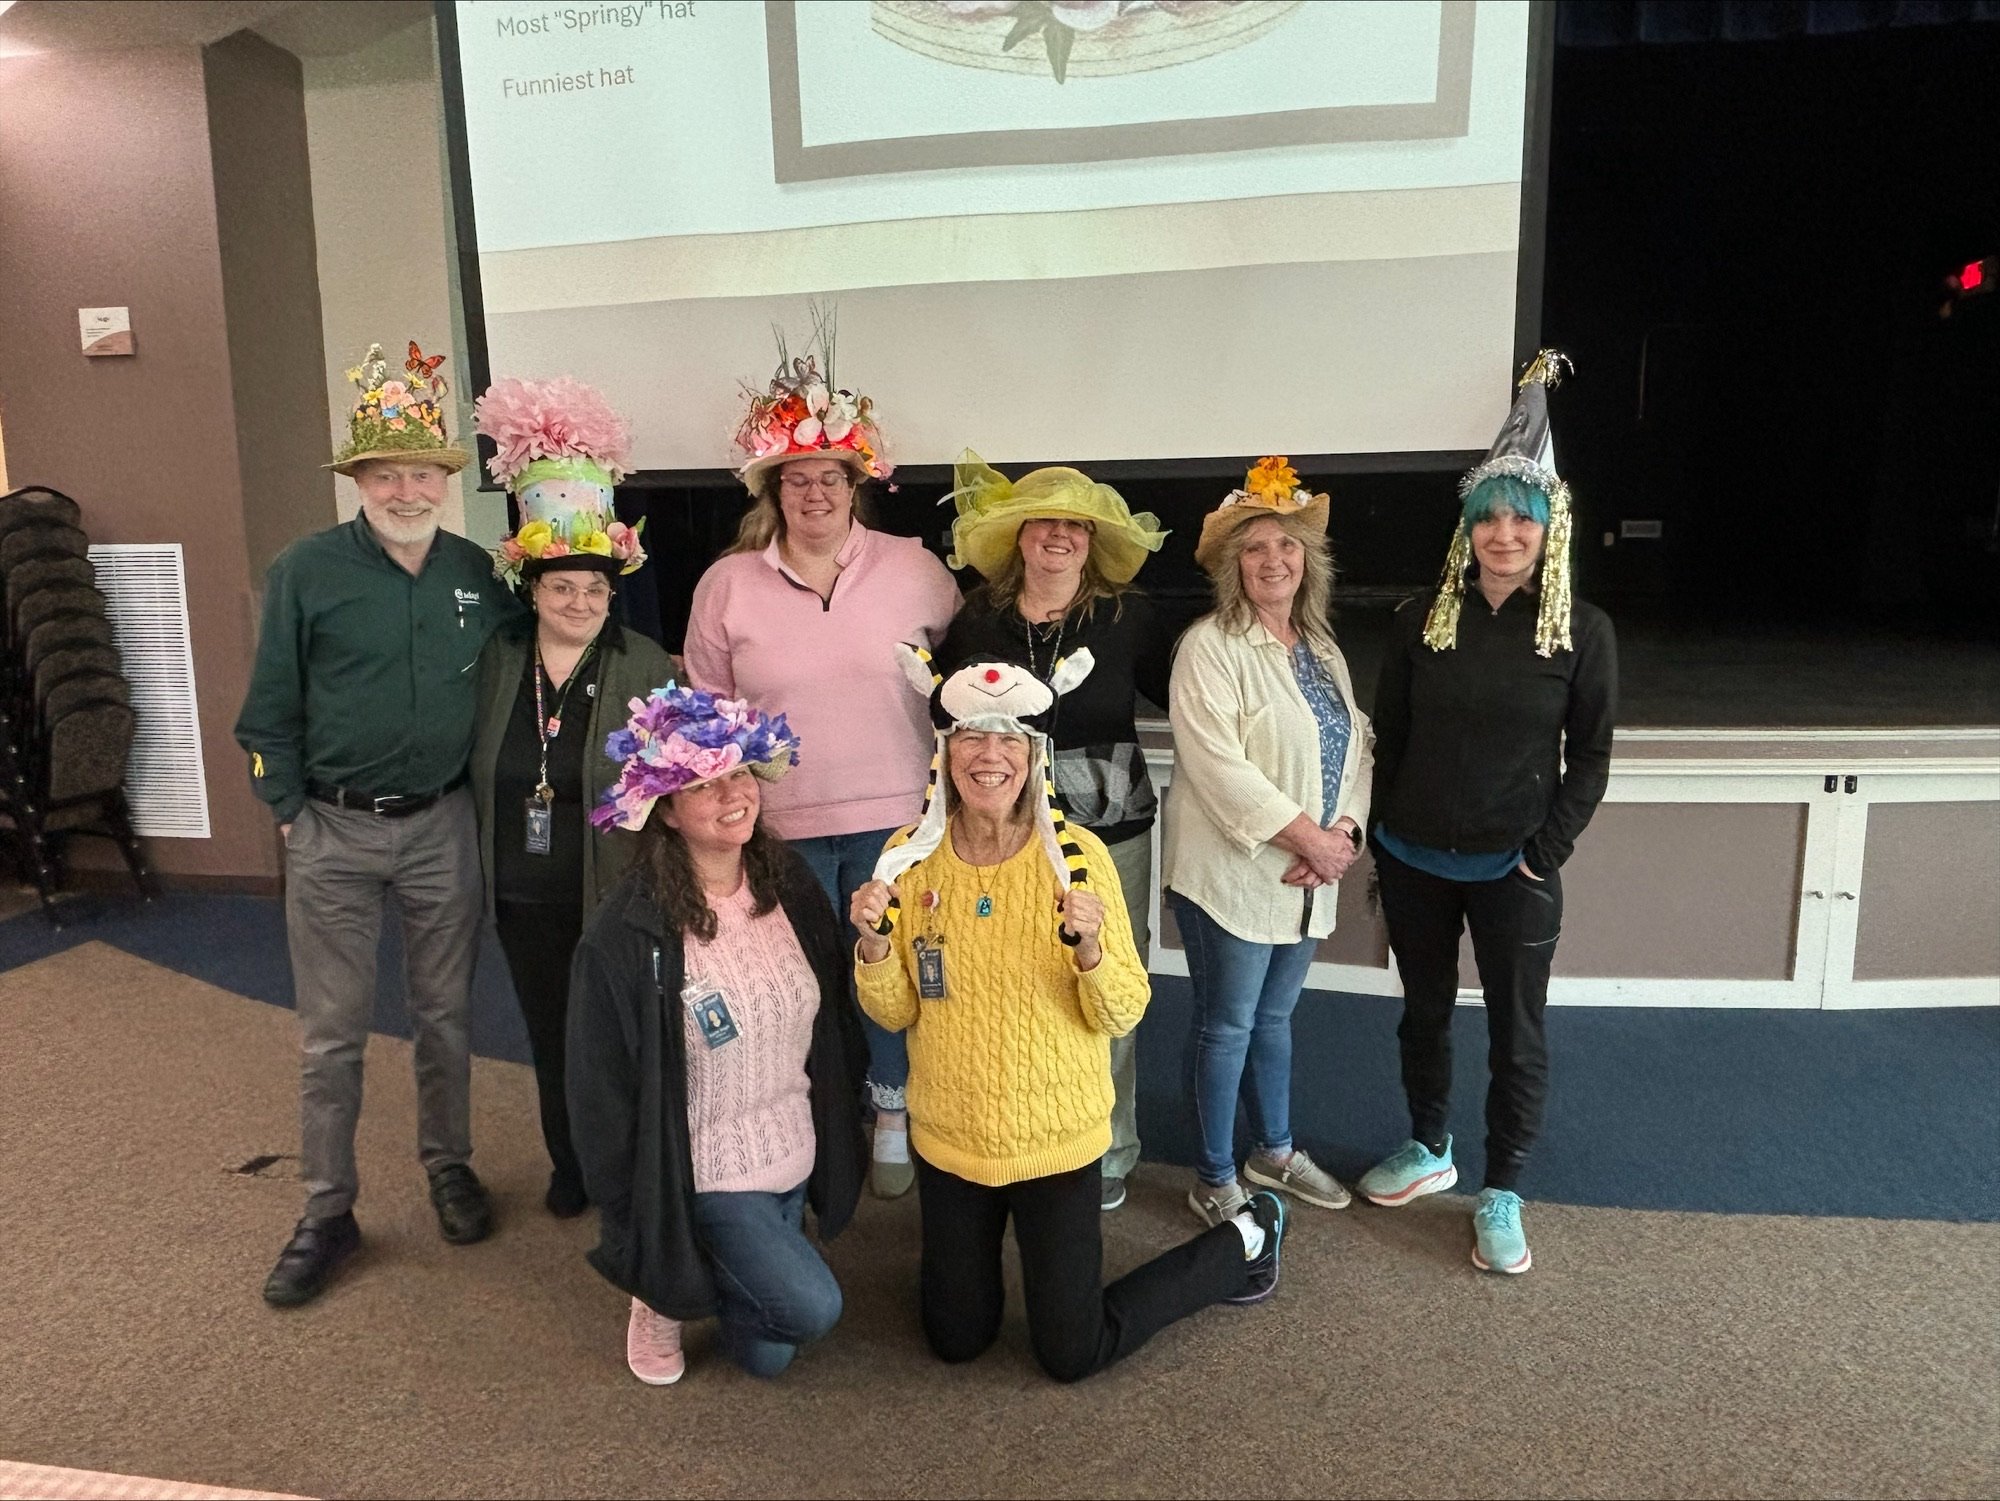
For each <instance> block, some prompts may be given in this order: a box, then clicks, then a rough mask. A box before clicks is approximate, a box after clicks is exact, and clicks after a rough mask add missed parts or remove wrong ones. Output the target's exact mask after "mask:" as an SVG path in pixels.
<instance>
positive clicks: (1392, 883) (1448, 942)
mask: <svg viewBox="0 0 2000 1501" xmlns="http://www.w3.org/2000/svg"><path fill="white" fill-rule="evenodd" d="M1375 869H1376V870H1377V871H1378V872H1379V873H1380V877H1381V892H1382V916H1383V918H1384V919H1385V920H1386V921H1387V922H1388V925H1389V947H1390V948H1391V949H1392V950H1393V951H1394V952H1395V955H1396V967H1397V968H1398V969H1399V970H1400V971H1401V972H1402V976H1403V1024H1402V1025H1401V1026H1400V1027H1399V1028H1397V1030H1396V1036H1397V1038H1398V1039H1399V1040H1400V1041H1401V1043H1402V1051H1403V1092H1404V1094H1405V1095H1406V1096H1408V1098H1409V1102H1410V1134H1411V1135H1413V1136H1414V1137H1416V1139H1417V1140H1418V1141H1421V1142H1426V1143H1433V1144H1434V1143H1436V1142H1438V1141H1439V1140H1441V1139H1442V1138H1443V1136H1444V1133H1445V1123H1446V1120H1447V1118H1448V1117H1449V1115H1450V1110H1451V1017H1452V1008H1453V1007H1454V1006H1455V1005H1456V1004H1457V1000H1458V937H1459V933H1460V932H1461V931H1462V930H1464V929H1466V928H1470V929H1471V931H1472V954H1473V958H1474V959H1475V960H1476V961H1477V963H1478V965H1479V983H1480V985H1481V987H1482V988H1483V989H1484V991H1485V993H1486V1036H1487V1048H1486V1066H1487V1069H1488V1071H1489V1074H1490V1076H1491V1077H1490V1080H1489V1082H1488V1084H1487V1086H1486V1183H1487V1186H1488V1187H1491V1188H1513V1187H1514V1186H1515V1184H1516V1181H1517V1180H1518V1178H1519V1177H1520V1174H1521V1170H1522V1168H1523V1167H1524V1166H1525V1165H1526V1163H1527V1160H1528V1149H1529V1148H1530V1147H1532V1146H1533V1145H1534V1144H1535V1138H1536V1137H1537V1136H1538V1135H1539V1134H1540V1133H1541V1129H1542V1107H1543V1106H1544V1105H1545V1104H1546V1103H1547V1101H1548V1094H1549V1048H1548V1040H1547V1038H1546V1037H1545V1036H1544V1035H1543V1031H1542V1013H1543V1012H1544V1011H1545V1010H1546V1009H1547V1008H1548V1004H1549V965H1550V963H1551V962H1552V961H1553V960H1554V958H1555V953H1556V939H1557V938H1559V937H1560V936H1561V935H1562V906H1563V898H1562V876H1561V874H1560V873H1559V872H1556V871H1551V872H1549V877H1548V879H1547V880H1546V881H1540V882H1538V881H1533V880H1530V879H1529V878H1528V877H1527V876H1524V875H1522V874H1521V873H1520V872H1519V871H1516V872H1514V873H1513V874H1511V875H1508V876H1505V877H1503V878H1501V879H1500V880H1498V881H1447V880H1445V879H1444V878H1442V877H1441V876H1434V875H1431V874H1429V873H1428V872H1426V871H1421V870H1417V869H1415V868H1414V867H1413V866H1409V865H1405V864H1404V863H1403V862H1402V861H1400V860H1398V859H1397V858H1396V857H1395V856H1394V855H1391V854H1389V853H1388V852H1387V851H1386V850H1384V849H1382V848H1381V847H1380V846H1379V845H1377V846H1375Z"/></svg>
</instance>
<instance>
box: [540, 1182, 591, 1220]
mask: <svg viewBox="0 0 2000 1501" xmlns="http://www.w3.org/2000/svg"><path fill="white" fill-rule="evenodd" d="M542 1203H543V1204H545V1205H547V1206H548V1211H549V1213H550V1214H552V1215H554V1216H555V1217H556V1218H557V1219H559V1220H573V1219H575V1218H576V1217H577V1216H578V1215H579V1214H582V1213H583V1212H584V1210H586V1209H588V1208H589V1207H590V1195H589V1194H587V1193H585V1192H584V1188H583V1185H582V1184H581V1183H579V1182H577V1181H576V1179H574V1178H570V1177H565V1176H564V1175H563V1174H561V1173H552V1174H551V1175H550V1176H549V1191H548V1192H547V1193H546V1194H544V1195H542Z"/></svg>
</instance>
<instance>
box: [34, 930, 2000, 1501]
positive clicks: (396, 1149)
mask: <svg viewBox="0 0 2000 1501" xmlns="http://www.w3.org/2000/svg"><path fill="white" fill-rule="evenodd" d="M408 1060H409V1050H408V1047H407V1045H406V1044H403V1043H399V1042H396V1041H393V1040H388V1039H381V1038H378V1039H376V1041H375V1042H374V1043H373V1045H372V1047H371V1052H370V1066H371V1072H370V1074H369V1100H368V1107H367V1110H366V1113H365V1116H364V1122H363V1129H362V1134H361V1144H360V1150H361V1159H362V1164H363V1173H364V1178H365V1180H366V1189H365V1192H364V1196H363V1199H362V1202H361V1204H360V1206H359V1209H358V1213H359V1215H360V1217H361V1221H362V1226H363V1230H364V1234H365V1235H366V1237H367V1245H366V1247H365V1249H364V1252H363V1254H362V1256H361V1257H360V1258H358V1259H357V1261H356V1262H355V1263H354V1264H353V1266H352V1267H351V1268H350V1269H349V1271H348V1273H347V1274H346V1275H345V1276H344V1277H343V1279H342V1281H341V1282H340V1283H339V1284H338V1285H337V1286H336V1288H335V1289H334V1290H333V1291H332V1292H331V1293H329V1295H328V1296H327V1297H325V1298H324V1299H323V1300H321V1301H320V1302H319V1303H318V1304H316V1305H313V1306H311V1307H309V1308H307V1309H304V1310H300V1311H297V1312H294V1313H290V1314H281V1313H277V1312H274V1311H272V1310H270V1309H268V1308H266V1307H265V1306H264V1305H263V1303H262V1302H261V1301H260V1300H259V1298H258V1296H257V1289H258V1287H259V1285H260V1283H261V1281H262V1278H263V1276H264V1273H265V1271H266V1270H267V1269H268V1266H269V1263H270V1260H271V1258H272V1257H273V1256H274V1255H275V1253H276V1251H277V1249H278V1247H279V1245H280V1244H281V1243H282V1242H283V1240H284V1237H285V1235H286V1233H287V1232H288V1230H289V1228H290V1224H291V1221H292V1219H293V1218H294V1217H295V1216H296V1214H297V1212H298V1203H299V1191H298V1186H297V1184H296V1183H295V1182H292V1181H288V1177H287V1174H286V1169H287V1168H289V1167H290V1164H289V1163H280V1164H279V1165H278V1166H277V1167H276V1168H274V1169H272V1170H270V1171H269V1172H267V1173H266V1174H265V1175H263V1176H244V1175H241V1174H238V1173H234V1172H231V1171H229V1169H230V1168H232V1167H235V1166H237V1165H240V1164H241V1163H243V1162H244V1161H246V1160H247V1159H250V1158H253V1157H256V1156H259V1155H262V1154H269V1153H281V1152H290V1151H293V1150H295V1143H296V1132H297V1127H296V1094H295V1088H296V1084H295V1081H296V1053H295V1035H294V1021H293V1018H292V1016H291V1015H290V1014H289V1013H287V1012H283V1011H279V1010H275V1009H273V1008H271V1007H268V1006H264V1005H261V1004H258V1003H256V1002H252V1001H249V1000H245V999H243V998H241V997H238V996H234V995H231V994H229V993H228V992H226V991H221V990H217V989H215V988H213V987H211V986H207V985H204V984H202V983H201V982H199V981H195V980H191V979H188V978H186V977H184V976H181V975H178V974H175V973H173V972H171V971H168V970H164V969H161V968H158V967H156V966H153V965H151V964H148V963H146V962H145V961H143V960H139V959H136V958H133V957H132V956H130V955H127V954H124V953H122V952H120V951H118V950H116V949H112V948H108V947H106V946H103V945H100V944H90V945H85V946H83V947H81V948H78V949H75V950H72V951H70V952H68V953H65V954H61V955H58V956H56V957H54V958H51V959H47V960H44V961H41V962H39V963H36V964H33V965H29V966H26V967H24V968H21V969H18V970H15V971H12V972H10V973H7V974H5V975H0V1142H4V1144H5V1150H4V1154H0V1195H4V1199H0V1202H4V1203H5V1204H6V1205H7V1214H6V1217H5V1220H4V1222H0V1331H4V1334H0V1341H4V1351H5V1355H4V1362H0V1364H4V1369H5V1372H6V1376H5V1380H4V1385H0V1457H5V1458H10V1459H16V1460H25V1461H32V1462H37V1463H42V1464H53V1465H71V1466H77V1467H80V1468H86V1469H94V1470H109V1471H122V1472H128V1473H138V1474H146V1475H154V1476H162V1477H167V1478H170V1479H175V1480H187V1481H203V1482H207V1483H211V1484H218V1485H234V1486H242V1487H249V1488H262V1489H271V1490H280V1491H291V1492H295V1493H301V1494H306V1495H318V1496H332V1495H353V1496H391V1495H451V1496H473V1495H522V1496H526V1495H551V1496H553V1495H660V1496H683V1495H710V1494H716V1495H787V1496H796V1495H815V1496H816V1495H892V1496H924V1495H952V1496H957V1495H992V1496H1017V1495H1018V1496H1052V1495H1065V1496H1068V1495H1166V1494H1171V1495H1203V1496H1211V1495H1212V1496H1237V1495H1257V1496H1316V1495H1383V1496H1405V1495H1411V1496H1414V1495H1469V1496H1479V1495H1502V1494H1504V1495H1535V1496H1539V1495H1589V1496H1597V1495H1605V1496H1614V1495H1658V1496H1708V1495H1718V1496H1723V1495H1726V1496H1763V1495H1896V1496H1943V1495H1952V1496H1960V1495H1963V1496H1973V1495H1992V1494H1994V1493H1996V1492H2000V1338H1996V1331H2000V1226H1991V1225H1955V1224H1941V1223H1928V1222H1927V1223H1909V1222H1898V1221H1882V1220H1832V1219H1811V1220H1808V1219H1783V1218H1766V1217H1757V1216H1734V1217H1720V1216H1708V1215H1691V1214H1652V1213H1635V1212H1627V1211H1618V1210H1606V1209H1577V1208H1565V1207H1560V1206H1537V1205H1531V1206H1530V1210H1529V1219H1528V1224H1529V1228H1530V1230H1531V1232H1532V1235H1533V1240H1534V1246H1535V1254H1536V1266H1535V1270H1534V1271H1533V1272H1532V1273H1530V1274H1528V1275H1527V1276H1524V1277H1519V1278H1511V1279H1502V1278H1498V1277H1492V1276H1482V1275H1481V1274H1479V1273H1477V1272H1475V1271H1474V1270H1473V1269H1472V1267H1471V1266H1470V1264H1469V1262H1468V1261H1467V1249H1468V1245H1469V1233H1470V1232H1469V1229H1468V1220H1467V1201H1466V1200H1465V1199H1463V1198H1458V1197H1451V1198H1446V1199H1433V1200H1427V1201H1424V1202H1422V1203H1420V1204H1418V1205H1416V1206H1414V1207H1412V1208H1410V1209H1406V1210H1402V1211H1397V1212H1393V1213H1392V1212H1386V1211H1380V1210H1373V1209H1370V1208H1368V1207H1366V1206H1357V1207H1356V1208H1354V1209H1351V1210H1349V1211H1346V1212H1345V1213H1342V1214H1319V1213H1315V1212H1313V1211H1310V1210H1306V1211H1302V1212H1301V1213H1300V1215H1299V1217H1298V1218H1297V1220H1296V1222H1295V1233H1294V1235H1293V1237H1292V1239H1291V1241H1290V1243H1289V1245H1288V1256H1287V1264H1286V1272H1285V1278H1284V1284H1283V1287H1282V1289H1281V1291H1280V1293H1279V1295H1278V1297H1277V1298H1276V1299H1274V1300H1273V1301H1272V1302H1271V1303H1269V1304H1267V1305H1264V1306H1263V1307H1261V1308H1256V1309H1246V1310H1236V1309H1216V1310H1211V1311H1209V1312H1208V1313H1205V1314H1203V1315H1200V1316H1198V1317H1197V1318H1195V1319H1193V1320H1191V1321H1189V1322H1188V1323H1186V1324H1184V1325H1181V1326H1179V1327H1178V1328H1176V1329H1173V1330H1170V1331H1168V1332H1167V1333H1166V1334H1164V1335H1162V1336H1161V1337H1160V1338H1159V1339H1158V1340H1156V1341H1155V1342H1154V1343H1153V1344H1152V1345H1150V1346H1148V1347H1147V1348H1146V1349H1145V1350H1144V1351H1142V1352H1140V1354H1139V1355H1138V1356H1137V1357H1135V1358H1134V1359H1133V1360H1131V1361H1130V1362H1128V1363H1127V1364H1125V1365H1123V1366H1121V1367H1118V1368H1116V1369H1114V1370H1113V1371H1111V1372H1109V1373H1106V1374H1105V1375H1103V1376H1100V1377H1097V1378H1095V1379H1093V1380H1091V1381H1089V1382H1086V1383H1084V1384H1083V1385H1081V1386H1077V1387H1070V1388H1063V1387H1057V1386H1054V1385H1052V1384H1050V1383H1048V1382H1047V1381H1045V1380H1044V1379H1043V1378H1042V1377H1041V1376H1040V1375H1039V1374H1038V1373H1037V1372H1036V1371H1035V1369H1034V1367H1033V1365H1032V1363H1031V1361H1030V1359H1029V1356H1028V1353H1027V1348H1026V1338H1025V1331H1024V1328H1023V1326H1022V1325H1021V1323H1020V1322H1019V1310H1018V1303H1017V1305H1016V1307H1015V1308H1014V1310H1013V1313H1014V1318H1013V1319H1012V1320H1011V1321H1010V1323H1009V1326H1008V1328H1007V1330H1006V1332H1005V1334H1004V1336H1003V1338H1002V1341H1001V1344H1000V1346H999V1347H998V1348H996V1349H995V1350H994V1351H993V1352H991V1353H990V1354H989V1355H988V1356H987V1357H986V1358H984V1359H982V1360H980V1361H978V1362H976V1363H974V1364H972V1365H970V1366H965V1367H958V1368H951V1367H945V1366H942V1365H939V1364H938V1363H936V1362H935V1361H933V1360H931V1359H930V1358H929V1356H928V1355H927V1354H926V1353H925V1351H924V1349H923V1346H922V1341H921V1337H920V1335H919V1333H918V1330H917V1327H916V1320H915V1316H914V1309H913V1294H914V1283H915V1270H916V1214H915V1204H914V1203H913V1202H911V1201H908V1200H905V1201H902V1202H899V1203H896V1204H890V1205H883V1204H878V1203H874V1202H869V1203H866V1204H864V1206H863V1208H862V1211H861V1214H860V1216H859V1218H858V1220H857V1223H856V1225H855V1227H854V1228H853V1229H852V1230H850V1231H849V1232H848V1234H847V1235H846V1236H844V1237H842V1238H841V1239H840V1240H839V1241H838V1242H836V1243H835V1245H834V1246H833V1247H832V1248H831V1252H830V1260H831V1262H832V1264H833V1267H834V1269H835V1271H836V1272H837V1273H838V1274H839V1276H840V1280H841V1283H842V1285H843V1287H844V1288H845V1289H846V1291H847V1296H848V1312H847V1316H846V1319H845V1321H844V1322H843V1324H842V1326H841V1327H840V1328H839V1329H838V1330H836V1331H835V1333H834V1335H833V1336H832V1337H831V1338H830V1339H829V1340H828V1341H827V1342H826V1343H825V1344H824V1345H823V1346H821V1347H820V1348H818V1349H816V1350H813V1351H811V1352H809V1353H808V1355H807V1356H806V1357H805V1358H804V1359H803V1360H802V1361H801V1362H800V1363H799V1365H798V1366H796V1367H795V1368H794V1370H793V1371H792V1372H790V1373H788V1374H787V1375H786V1376H785V1377H784V1378H782V1379H781V1380H779V1381H778V1382H776V1383H772V1384H764V1383H759V1382H756V1381H753V1380H751V1379H750V1378H747V1377H744V1376H742V1375H740V1374H738V1373H736V1372H735V1371H733V1370H732V1369H730V1368H729V1367H728V1366H727V1365H726V1364H725V1363H723V1362H722V1361H721V1360H720V1359H719V1358H718V1357H716V1356H714V1355H712V1354H711V1352H710V1350H709V1342H708V1338H707V1335H706V1331H705V1330H702V1329H699V1328H698V1329H697V1330H695V1331H694V1332H693V1334H692V1336H691V1344H690V1350H691V1359H690V1370H689V1374H688V1377H687V1379H686V1380H684V1381H683V1382H682V1383H681V1384H680V1385H679V1386H677V1387H674V1388H671V1389H667V1390H658V1391H656V1390H651V1389H648V1388H645V1387H642V1386H640V1385H639V1384H638V1383H637V1382H635V1381H633V1380H632V1379H631V1377H630V1376H629V1375H628V1374H627V1373H626V1371H625V1369H624V1365H623V1359H622V1354H623V1345H622V1340H623V1328H624V1306H623V1303H622V1300H621V1299H620V1298H619V1296H618V1295H617V1294H616V1293H614V1292H613V1291H612V1290H611V1289H610V1288H608V1287H606V1286H605V1285H604V1284H603V1283H601V1282H600V1281H599V1280H598V1279H597V1278H596V1276H595V1275H594V1274H593V1273H591V1272H590V1271H589V1269H588V1268H587V1267H585V1266H584V1264H583V1263H582V1260H581V1252H582V1250H583V1248H584V1247H585V1246H586V1245H587V1244H588V1243H589V1240H590V1238H591V1226H590V1222H589V1220H588V1219H585V1220H584V1221H581V1222H574V1223H570V1224H560V1223H557V1222H555V1221H553V1220H551V1219H549V1218H548V1217H547V1216H546V1215H545V1214H543V1213H542V1212H541V1210H540V1207H539V1194H540V1190H541V1186H542V1183H543V1181H544V1175H545V1172H546V1168H545V1164H544V1163H543V1161H542V1159H541V1156H540V1144H539V1141H538V1138H537V1135H536V1131H535V1126H534V1095H533V1087H532V1080H531V1078H530V1076H529V1075H528V1073H527V1071H526V1070H525V1069H523V1068H520V1067H518V1066H516V1065H510V1064H504V1063H494V1062H486V1061H482V1062H480V1063H479V1064H477V1066H476V1079H475V1110H476V1112H477V1116H476V1119H477V1134H478V1140H479V1143H480V1151H479V1155H478V1158H477V1165H478V1166H479V1168H480V1170H481V1172H482V1174H483V1175H484V1176H485V1177H486V1178H487V1181H488V1182H489V1183H490V1184H491V1185H492V1186H493V1188H494V1189H495V1191H496V1195H497V1197H498V1199H499V1202H500V1206H501V1211H502V1215H503V1224H502V1228H501V1231H500V1233H499V1234H498V1235H497V1236H496V1237H495V1238H494V1239H493V1240H491V1241H489V1242H487V1243H485V1244H483V1245H479V1246H474V1247H469V1248H462V1249H455V1248H452V1247H449V1246H446V1245H445V1244H443V1243H442V1242H441V1241H440V1240H439V1239H438V1237H437V1234H436V1229H435V1224H434V1221H433V1220H432V1218H431V1214H430V1210H429V1208H428V1205H427V1204H426V1202H425V1199H424V1194H423V1181H422V1174H421V1172H420V1171H419V1169H418V1168H417V1166H416V1164H415V1161H414V1150H415V1148H414V1135H415V1133H414V1124H413V1123H414V1103H413V1088H412V1084H411V1079H410V1072H409V1062H408ZM1184 1186H1185V1185H1184V1184H1183V1183H1182V1182H1181V1181H1180V1175H1179V1174H1177V1173H1174V1172H1170V1171H1168V1170H1165V1169H1158V1168H1144V1169H1142V1170H1141V1172H1140V1174H1139V1175H1138V1178H1137V1180H1136V1182H1135V1187H1134V1190H1133V1194H1132V1200H1131V1202H1130V1204H1128V1206H1127V1207H1126V1208H1125V1209H1123V1210H1121V1211H1119V1212H1118V1213H1117V1214H1115V1215H1113V1216H1110V1217H1109V1218H1108V1220H1107V1257H1108V1259H1109V1261H1110V1263H1111V1265H1112V1268H1113V1270H1116V1269H1118V1268H1121V1267H1123V1266H1127V1265H1130V1264H1132V1263H1134V1262H1136V1261H1138V1260H1140V1259H1142V1258H1143V1257H1145V1256H1146V1255H1148V1254H1150V1253H1151V1252H1152V1251H1154V1250H1156V1249H1159V1248H1161V1247H1164V1246H1166V1245H1168V1244H1171V1243H1172V1242H1173V1241H1175V1240H1176V1239H1179V1238H1181V1237H1183V1236H1185V1235H1187V1234H1188V1233H1190V1232H1191V1230H1192V1229H1193V1228H1194V1227H1193V1224H1192V1221H1191V1219H1190V1217H1189V1216H1188V1214H1187V1212H1186V1210H1185V1209H1184V1208H1182V1207H1180V1205H1179V1195H1180V1192H1181V1190H1182V1189H1183V1188H1184Z"/></svg>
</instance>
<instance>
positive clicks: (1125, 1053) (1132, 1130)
mask: <svg viewBox="0 0 2000 1501" xmlns="http://www.w3.org/2000/svg"><path fill="white" fill-rule="evenodd" d="M1108 848H1109V849H1110V851H1111V863H1112V864H1113V865H1115V866H1117V867H1118V888H1119V890H1120V891H1122V892H1124V894H1125V910H1126V912H1127V913H1128V914H1130V916H1131V918H1132V941H1133V943H1134V944H1135V945H1136V946H1137V947H1138V950H1139V962H1140V963H1141V964H1144V963H1145V962H1146V960H1147V957H1148V953H1147V951H1148V950H1150V949H1151V948H1152V946H1153V919H1152V910H1153V909H1152V901H1153V831H1152V830H1151V829H1148V830H1147V831H1146V832H1145V833H1143V834H1141V835H1139V837H1138V838H1136V839H1123V840H1120V841H1119V842H1118V843H1117V844H1114V845H1110V846H1108ZM1111 1089H1112V1093H1113V1099H1112V1103H1111V1150H1110V1151H1108V1152H1106V1153H1105V1154H1104V1176H1105V1177H1107V1178H1122V1177H1124V1176H1125V1175H1126V1174H1127V1173H1129V1172H1131V1171H1132V1169H1133V1168H1134V1167H1136V1166H1138V1163H1139V1031H1138V1028H1136V1027H1135V1028H1133V1029H1132V1030H1131V1031H1130V1032H1127V1033H1126V1034H1125V1035H1124V1036H1123V1037H1114V1038H1112V1039H1111Z"/></svg>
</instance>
